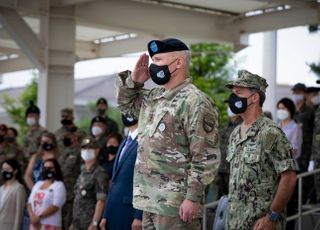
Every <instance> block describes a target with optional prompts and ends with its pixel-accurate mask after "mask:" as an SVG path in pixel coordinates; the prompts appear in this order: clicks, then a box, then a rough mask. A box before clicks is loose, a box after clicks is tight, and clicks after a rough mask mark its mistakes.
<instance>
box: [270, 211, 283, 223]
mask: <svg viewBox="0 0 320 230" xmlns="http://www.w3.org/2000/svg"><path fill="white" fill-rule="evenodd" d="M268 217H269V218H270V220H271V221H279V220H280V219H281V215H280V214H279V213H277V212H274V211H272V210H269V211H268Z"/></svg>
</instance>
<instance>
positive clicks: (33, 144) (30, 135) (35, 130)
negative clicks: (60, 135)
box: [23, 101, 46, 159]
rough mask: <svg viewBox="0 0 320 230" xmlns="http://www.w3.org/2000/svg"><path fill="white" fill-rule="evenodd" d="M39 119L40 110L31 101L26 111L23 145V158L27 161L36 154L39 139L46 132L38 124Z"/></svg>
mask: <svg viewBox="0 0 320 230" xmlns="http://www.w3.org/2000/svg"><path fill="white" fill-rule="evenodd" d="M39 118H40V109H39V108H38V107H37V106H36V105H34V104H33V102H32V101H31V102H30V105H29V107H28V109H27V111H26V122H27V124H28V126H29V128H28V131H27V133H26V135H25V137H24V145H23V151H24V156H25V157H26V158H27V159H29V158H30V156H31V155H32V154H34V153H36V152H37V150H38V148H39V145H40V137H41V135H42V134H43V133H44V132H45V131H46V130H45V128H43V127H42V126H41V125H40V124H39Z"/></svg>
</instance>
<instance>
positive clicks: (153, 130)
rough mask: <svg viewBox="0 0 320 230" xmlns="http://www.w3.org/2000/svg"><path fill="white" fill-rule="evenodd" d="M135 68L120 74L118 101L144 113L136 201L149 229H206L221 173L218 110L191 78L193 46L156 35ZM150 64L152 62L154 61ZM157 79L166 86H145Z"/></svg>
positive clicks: (136, 114)
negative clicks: (208, 196)
mask: <svg viewBox="0 0 320 230" xmlns="http://www.w3.org/2000/svg"><path fill="white" fill-rule="evenodd" d="M148 51H149V55H150V57H151V58H152V61H153V63H152V64H151V65H150V66H149V57H148V55H146V54H142V55H141V56H140V57H139V60H138V61H137V63H136V66H135V68H134V70H133V72H132V73H131V72H129V71H125V72H122V73H120V74H119V78H118V91H119V94H118V104H119V107H120V109H121V110H122V112H123V113H125V114H129V115H130V116H132V117H134V118H139V133H138V143H139V147H138V153H137V154H138V155H137V161H136V165H135V173H134V193H133V194H134V198H133V206H134V208H136V209H140V210H143V223H142V225H143V229H183V230H186V229H192V230H194V229H200V219H199V217H200V216H201V212H200V210H201V205H200V204H201V201H202V198H203V194H204V190H205V187H206V185H208V184H209V183H210V182H211V181H212V180H213V179H214V177H215V175H216V174H217V169H218V165H219V159H220V150H219V146H218V140H219V137H218V136H219V134H218V120H219V119H218V111H217V108H216V105H215V104H214V102H213V101H212V100H211V99H210V98H209V97H208V96H206V95H205V94H204V93H203V92H201V91H200V90H199V89H197V88H196V87H195V86H194V85H193V84H192V83H191V81H190V78H189V71H188V69H189V61H190V52H189V48H188V47H187V46H186V45H185V44H184V43H183V42H182V41H180V40H178V39H174V38H171V39H165V40H152V41H150V42H149V43H148ZM148 66H149V67H148ZM150 77H151V79H152V80H153V81H154V82H155V83H156V84H158V85H160V86H161V87H157V88H154V89H152V90H146V89H144V88H143V86H144V83H145V82H146V81H147V80H148V79H149V78H150Z"/></svg>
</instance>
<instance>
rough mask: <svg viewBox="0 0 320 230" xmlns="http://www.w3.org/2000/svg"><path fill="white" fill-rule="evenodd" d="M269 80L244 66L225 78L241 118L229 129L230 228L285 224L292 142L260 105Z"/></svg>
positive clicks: (290, 189)
mask: <svg viewBox="0 0 320 230" xmlns="http://www.w3.org/2000/svg"><path fill="white" fill-rule="evenodd" d="M267 86H268V84H267V82H266V80H265V79H264V78H262V77H260V76H258V75H255V74H252V73H250V72H248V71H246V70H240V71H239V72H238V77H237V79H235V80H234V81H233V82H231V83H229V84H227V87H228V88H230V89H232V94H231V95H230V98H229V106H230V109H231V111H232V112H233V113H235V114H239V115H240V116H241V118H242V119H243V122H242V123H241V125H239V126H237V127H236V128H235V129H234V130H233V132H232V133H231V135H230V138H229V145H228V150H227V161H228V162H229V163H230V183H229V207H228V214H227V225H228V229H229V230H234V229H237V230H239V229H240V230H241V229H255V230H258V229H284V228H285V218H286V214H285V207H286V205H287V203H288V201H289V199H290V197H291V195H292V193H293V191H294V187H295V184H296V173H295V171H294V170H295V166H294V161H293V159H292V157H291V146H290V143H289V142H288V140H287V138H286V137H285V134H284V133H283V132H282V131H281V129H280V128H278V127H277V125H276V124H275V123H274V122H273V121H272V120H270V119H269V118H267V117H265V116H264V115H263V112H262V105H263V103H264V100H265V92H266V88H267Z"/></svg>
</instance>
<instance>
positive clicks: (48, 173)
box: [41, 169, 55, 180]
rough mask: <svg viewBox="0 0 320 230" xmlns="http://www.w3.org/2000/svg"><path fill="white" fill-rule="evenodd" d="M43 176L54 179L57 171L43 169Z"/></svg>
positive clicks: (43, 177) (45, 178)
mask: <svg viewBox="0 0 320 230" xmlns="http://www.w3.org/2000/svg"><path fill="white" fill-rule="evenodd" d="M41 177H42V179H44V180H47V179H49V180H51V179H54V177H55V172H53V171H51V170H49V169H43V170H42V172H41Z"/></svg>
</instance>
